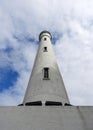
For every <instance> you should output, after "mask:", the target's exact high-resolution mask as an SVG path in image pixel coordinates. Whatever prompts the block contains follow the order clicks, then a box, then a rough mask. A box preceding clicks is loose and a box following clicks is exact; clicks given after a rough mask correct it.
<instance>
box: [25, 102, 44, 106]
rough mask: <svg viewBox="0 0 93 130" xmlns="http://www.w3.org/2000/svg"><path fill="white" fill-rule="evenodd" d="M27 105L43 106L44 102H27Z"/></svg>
mask: <svg viewBox="0 0 93 130" xmlns="http://www.w3.org/2000/svg"><path fill="white" fill-rule="evenodd" d="M25 105H26V106H42V102H41V101H35V102H27V103H26V104H25Z"/></svg>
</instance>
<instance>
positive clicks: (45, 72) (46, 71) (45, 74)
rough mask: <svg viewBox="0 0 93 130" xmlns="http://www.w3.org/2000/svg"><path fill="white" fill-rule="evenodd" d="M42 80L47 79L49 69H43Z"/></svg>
mask: <svg viewBox="0 0 93 130" xmlns="http://www.w3.org/2000/svg"><path fill="white" fill-rule="evenodd" d="M44 79H49V68H44Z"/></svg>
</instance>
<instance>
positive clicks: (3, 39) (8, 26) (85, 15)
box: [0, 0, 93, 105]
mask: <svg viewBox="0 0 93 130" xmlns="http://www.w3.org/2000/svg"><path fill="white" fill-rule="evenodd" d="M0 30H1V31H0V51H1V52H0V55H1V59H0V66H3V65H4V66H5V65H10V66H11V67H12V68H13V69H14V70H16V71H17V72H18V73H19V75H20V76H19V79H18V80H17V82H16V84H15V86H14V87H12V88H11V90H6V91H5V92H4V93H1V94H0V99H1V101H2V102H3V105H4V104H6V105H9V104H17V103H19V102H21V101H22V98H23V94H24V91H25V88H26V86H27V83H28V79H29V75H30V72H31V69H32V65H33V61H34V56H35V54H36V50H37V44H36V41H37V40H38V35H39V33H40V32H41V31H42V30H49V31H50V32H52V34H55V32H56V34H60V37H58V40H57V42H56V44H55V45H54V49H55V51H56V56H57V59H58V63H59V66H60V70H61V72H62V75H63V79H64V82H65V85H66V88H67V91H68V94H69V97H70V100H71V103H72V104H80V105H81V104H82V105H91V104H92V105H93V101H92V98H93V93H92V91H93V89H92V85H93V80H92V77H93V60H92V59H93V44H92V41H93V1H92V0H91V1H89V0H65V1H64V0H51V1H49V0H47V1H46V2H45V1H43V0H20V2H19V1H18V0H16V1H15V2H14V1H13V0H7V1H5V0H1V1H0ZM53 37H54V36H53ZM28 38H31V39H36V41H33V42H32V41H31V43H30V42H29V41H28V40H27V39H28ZM7 47H10V48H12V49H13V50H12V51H11V52H10V53H5V51H3V50H5V49H6V48H7ZM25 75H27V76H25ZM23 85H24V86H23ZM16 93H19V95H18V94H17V95H16ZM14 95H15V96H14ZM6 98H7V99H9V100H7V101H6ZM16 98H17V100H16ZM13 102H14V103H13Z"/></svg>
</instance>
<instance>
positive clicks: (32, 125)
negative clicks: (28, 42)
mask: <svg viewBox="0 0 93 130" xmlns="http://www.w3.org/2000/svg"><path fill="white" fill-rule="evenodd" d="M39 40H40V46H39V49H38V52H37V56H36V59H35V63H34V66H33V70H32V74H31V77H30V80H29V83H28V87H27V91H26V94H25V97H24V101H23V104H20V105H18V106H7V107H0V129H1V130H93V106H72V105H70V104H69V100H68V97H67V94H66V90H65V86H64V83H63V80H62V77H61V74H60V71H59V69H58V65H57V62H56V58H55V55H54V51H53V48H52V44H51V40H52V37H51V34H50V33H49V32H47V31H43V32H41V34H40V36H39ZM19 87H20V86H19ZM6 100H7V99H6Z"/></svg>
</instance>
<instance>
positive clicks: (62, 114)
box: [0, 106, 93, 130]
mask: <svg viewBox="0 0 93 130" xmlns="http://www.w3.org/2000/svg"><path fill="white" fill-rule="evenodd" d="M0 129H1V130H93V107H87V106H86V107H83V106H82V107H81V106H80V107H75V106H17V107H0Z"/></svg>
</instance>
